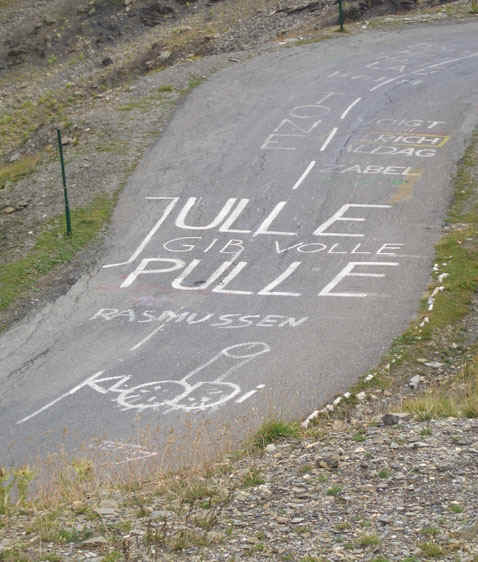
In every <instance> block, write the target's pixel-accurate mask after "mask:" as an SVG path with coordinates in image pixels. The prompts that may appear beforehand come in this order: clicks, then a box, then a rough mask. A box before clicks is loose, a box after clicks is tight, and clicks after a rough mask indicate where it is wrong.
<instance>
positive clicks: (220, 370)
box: [17, 342, 271, 424]
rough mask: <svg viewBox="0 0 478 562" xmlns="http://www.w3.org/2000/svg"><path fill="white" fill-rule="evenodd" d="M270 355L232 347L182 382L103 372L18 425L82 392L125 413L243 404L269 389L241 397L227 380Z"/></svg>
mask: <svg viewBox="0 0 478 562" xmlns="http://www.w3.org/2000/svg"><path fill="white" fill-rule="evenodd" d="M270 351H271V348H270V347H269V345H268V344H267V343H264V342H245V343H239V344H236V345H231V346H229V347H226V348H224V349H222V350H221V351H219V353H216V354H215V355H214V356H213V357H212V358H210V359H209V360H207V361H206V362H205V363H202V364H201V365H199V366H198V367H196V368H195V369H193V370H192V371H190V372H189V373H187V374H186V375H185V376H184V377H183V378H181V379H180V380H169V379H164V380H163V379H159V380H156V381H152V382H146V383H140V384H135V385H134V386H130V385H129V382H130V381H131V380H132V378H133V376H132V375H131V374H120V375H113V376H105V371H99V372H98V373H95V374H94V375H92V376H91V377H88V378H87V379H86V380H84V381H83V382H82V383H80V384H79V385H77V386H75V387H74V388H72V389H71V390H69V391H68V392H65V393H64V394H62V395H61V396H59V397H58V398H56V399H55V400H53V401H52V402H49V403H48V404H46V405H45V406H43V407H42V408H40V409H38V410H36V411H35V412H33V413H32V414H30V415H29V416H26V417H25V418H23V419H21V420H19V421H18V422H17V424H22V423H25V422H27V421H29V420H31V419H33V418H34V417H36V416H38V415H40V414H42V413H43V412H46V411H47V410H49V409H50V408H51V407H53V406H55V405H56V404H58V403H59V402H61V401H62V400H65V399H66V398H69V397H71V396H74V395H75V394H77V393H78V392H79V391H81V390H93V391H95V392H97V393H98V394H102V395H108V396H114V398H112V399H111V400H112V402H114V403H116V404H117V405H118V406H119V407H120V408H121V409H122V410H123V411H129V410H133V411H136V412H144V411H153V412H155V413H163V414H167V413H169V412H171V411H184V412H194V411H198V412H199V411H205V410H212V409H215V408H217V407H219V406H223V405H224V404H226V403H227V402H229V401H231V400H234V401H235V402H236V403H238V404H241V403H243V402H245V401H246V400H248V399H249V398H251V397H252V396H253V395H254V394H256V393H257V392H258V391H259V390H262V389H263V388H265V385H263V384H259V385H256V386H255V388H254V389H252V390H249V391H248V392H246V393H244V394H241V393H242V392H243V391H242V389H241V387H240V385H239V384H237V383H234V382H230V381H227V380H225V379H226V378H227V377H228V376H229V375H231V374H232V373H235V372H237V371H239V370H240V369H241V367H244V366H245V365H247V364H248V363H250V362H251V361H254V360H256V359H258V358H259V357H260V356H261V355H264V354H266V353H269V352H270Z"/></svg>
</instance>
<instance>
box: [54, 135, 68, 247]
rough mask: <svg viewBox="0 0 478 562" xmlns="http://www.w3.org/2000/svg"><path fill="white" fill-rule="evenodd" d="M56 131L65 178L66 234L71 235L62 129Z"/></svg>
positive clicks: (62, 172) (62, 173) (62, 171)
mask: <svg viewBox="0 0 478 562" xmlns="http://www.w3.org/2000/svg"><path fill="white" fill-rule="evenodd" d="M56 132H57V134H58V150H59V153H60V162H61V177H62V179H63V195H64V196H65V218H66V235H67V236H71V215H70V205H69V204H68V191H67V189H66V174H65V159H64V158H63V145H62V142H61V131H60V129H57V130H56Z"/></svg>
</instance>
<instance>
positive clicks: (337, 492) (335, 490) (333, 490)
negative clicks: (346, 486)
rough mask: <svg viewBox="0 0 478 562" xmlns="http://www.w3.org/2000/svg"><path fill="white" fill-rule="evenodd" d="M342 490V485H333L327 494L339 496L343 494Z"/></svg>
mask: <svg viewBox="0 0 478 562" xmlns="http://www.w3.org/2000/svg"><path fill="white" fill-rule="evenodd" d="M342 490H343V488H342V486H332V487H331V488H329V489H328V490H327V492H326V494H327V495H328V496H335V497H337V496H338V495H340V494H341V492H342Z"/></svg>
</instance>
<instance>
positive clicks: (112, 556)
mask: <svg viewBox="0 0 478 562" xmlns="http://www.w3.org/2000/svg"><path fill="white" fill-rule="evenodd" d="M118 560H121V553H119V552H117V551H114V552H110V553H109V554H107V555H106V556H104V557H103V558H102V559H101V562H117V561H118Z"/></svg>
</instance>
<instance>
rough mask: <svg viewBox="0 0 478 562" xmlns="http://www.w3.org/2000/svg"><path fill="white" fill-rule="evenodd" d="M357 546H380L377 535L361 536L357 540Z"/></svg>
mask: <svg viewBox="0 0 478 562" xmlns="http://www.w3.org/2000/svg"><path fill="white" fill-rule="evenodd" d="M358 544H359V546H361V547H362V548H366V547H367V546H377V545H378V544H380V538H379V537H377V535H362V536H361V537H360V538H359V540H358Z"/></svg>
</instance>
